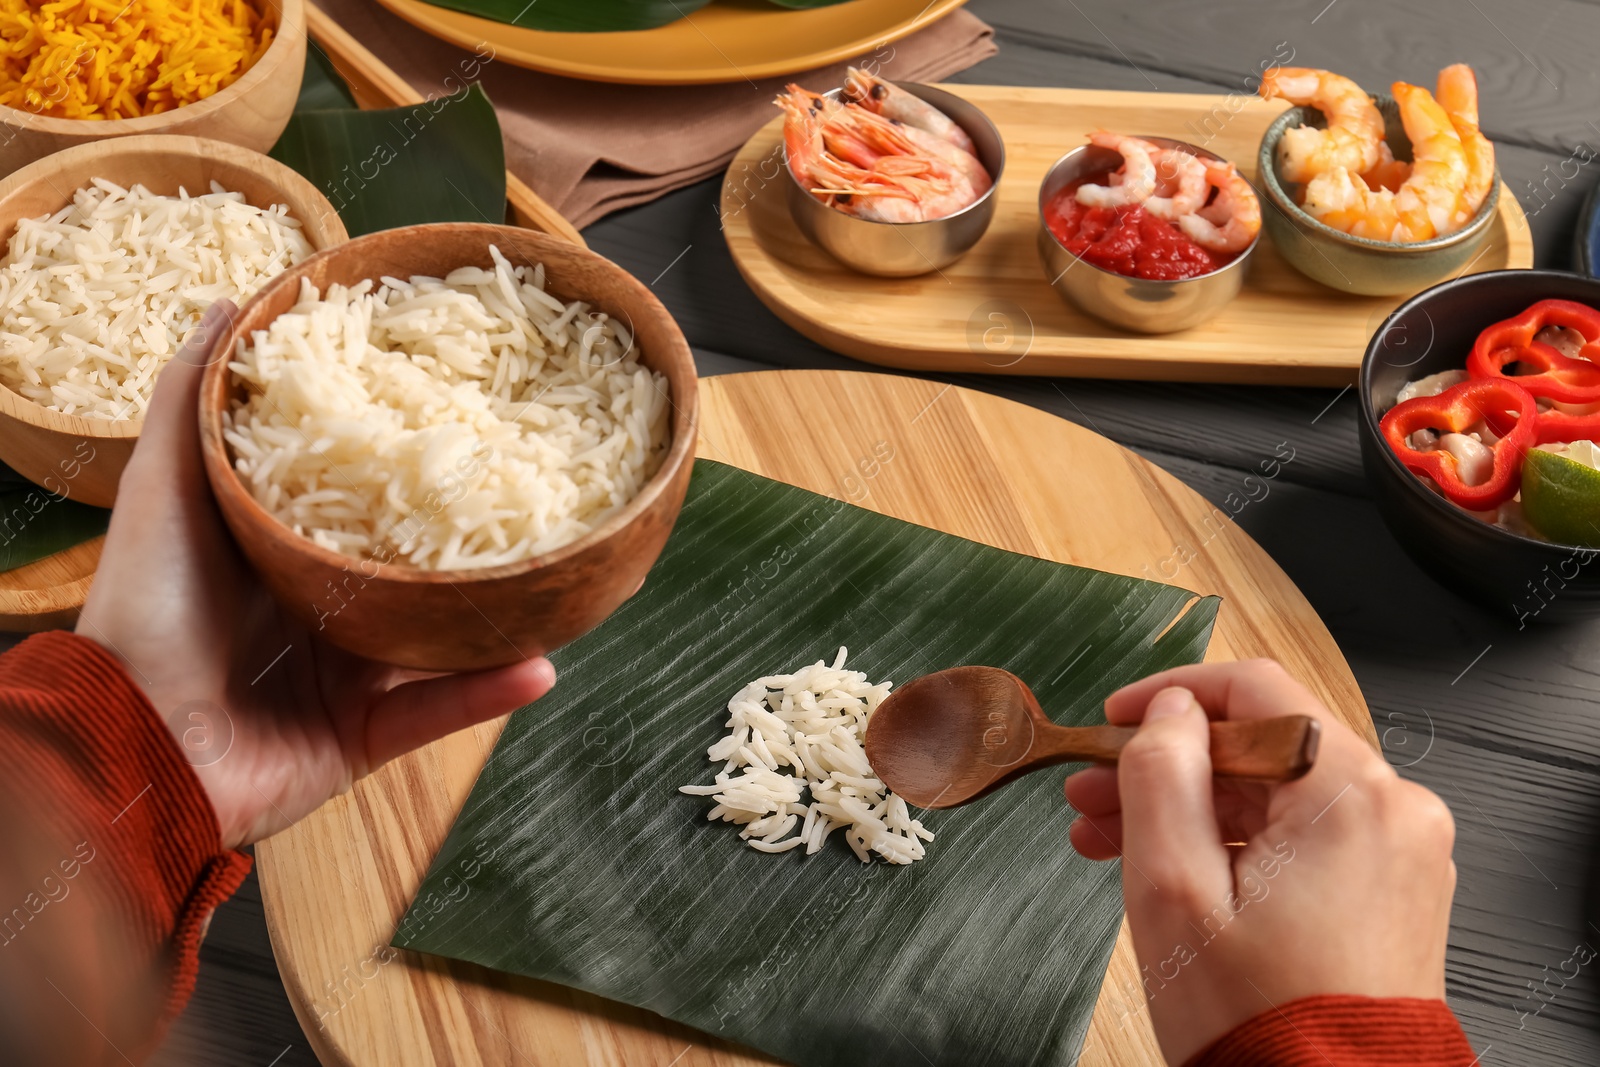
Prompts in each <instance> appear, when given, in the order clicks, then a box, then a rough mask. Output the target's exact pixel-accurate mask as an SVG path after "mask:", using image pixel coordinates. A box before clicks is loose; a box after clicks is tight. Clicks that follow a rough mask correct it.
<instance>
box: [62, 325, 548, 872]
mask: <svg viewBox="0 0 1600 1067" xmlns="http://www.w3.org/2000/svg"><path fill="white" fill-rule="evenodd" d="M234 313H235V309H234V307H233V305H231V304H228V303H227V302H225V301H223V302H219V303H218V304H215V305H213V306H212V308H211V310H210V311H209V312H207V314H206V316H205V319H204V320H202V322H201V323H200V325H199V326H198V327H197V328H196V329H195V330H194V331H193V333H192V335H191V340H190V342H189V344H187V345H186V346H185V347H184V349H183V351H182V352H181V353H180V354H179V355H178V357H177V358H175V359H173V360H172V362H171V363H169V364H168V365H167V367H166V368H165V369H164V370H163V371H162V372H161V378H160V382H159V384H158V385H157V387H156V391H155V396H154V398H153V400H152V401H151V404H150V411H149V414H148V417H147V418H146V419H145V420H144V427H143V429H142V431H141V433H140V436H139V444H138V447H137V448H136V449H135V450H134V454H133V459H132V460H131V461H130V462H129V464H128V468H127V470H126V471H125V472H124V474H123V476H122V484H121V486H120V488H119V490H118V493H117V505H116V508H115V510H114V511H113V513H112V516H111V528H110V531H109V532H108V533H107V535H106V544H105V550H104V552H103V553H102V554H101V557H100V567H99V570H98V572H97V573H96V575H95V580H94V585H93V587H92V588H91V589H90V592H89V599H88V602H87V603H86V604H85V605H84V608H83V613H82V615H81V616H80V617H79V621H78V633H79V634H81V635H83V636H85V637H89V638H91V639H93V640H95V641H97V642H99V643H100V644H101V645H103V646H104V647H105V648H106V649H108V650H109V651H110V652H111V653H112V654H113V655H115V656H117V657H118V658H119V659H121V660H122V662H123V663H124V664H126V666H127V667H128V671H129V674H130V675H131V676H132V677H133V678H134V679H135V680H137V681H138V682H139V684H140V685H141V686H142V687H143V688H144V691H145V693H146V695H148V696H149V698H150V701H151V703H152V704H154V705H155V707H156V709H157V710H158V711H160V712H161V714H162V715H163V716H165V717H166V720H167V725H168V726H169V727H170V728H171V730H172V732H173V735H174V736H175V737H176V738H177V739H178V743H179V745H180V746H181V747H182V748H183V749H184V753H185V755H186V756H187V757H188V758H189V761H190V762H191V763H192V764H193V765H194V768H195V773H196V774H197V775H199V777H200V781H201V782H202V784H203V785H204V786H205V789H206V792H207V793H208V794H209V795H210V797H211V803H212V806H213V807H214V808H215V809H216V814H217V822H218V824H219V826H220V828H221V831H222V844H223V846H224V847H236V846H238V845H243V844H247V843H249V842H251V841H255V840H258V839H260V838H263V837H266V836H267V835H269V834H272V833H275V832H277V831H278V830H281V829H283V828H284V827H286V826H288V825H290V824H291V823H293V822H294V821H295V820H297V819H300V818H302V817H304V816H305V815H307V814H309V813H310V812H312V811H313V810H315V809H316V808H317V807H318V805H320V804H321V803H322V802H323V801H325V800H327V799H328V798H329V797H331V796H335V795H337V794H339V793H342V792H344V791H345V790H347V789H349V788H350V784H351V783H352V782H353V781H354V780H355V779H357V778H360V777H361V776H363V775H365V774H369V773H371V772H372V771H373V770H375V769H377V768H378V767H379V766H381V765H382V764H383V763H385V762H387V761H388V760H391V759H393V758H394V757H396V756H398V755H401V754H402V753H405V752H408V751H410V750H411V749H413V748H416V747H418V746H419V745H424V744H427V743H428V742H430V741H433V740H435V739H436V738H439V737H443V736H444V735H445V734H449V733H452V732H454V731H456V730H460V729H462V728H463V727H467V726H471V725H473V724H475V723H479V722H482V721H484V720H486V719H491V718H493V717H495V716H497V715H502V714H504V713H506V712H508V711H511V710H513V709H515V708H518V707H521V706H522V705H523V704H526V703H528V702H529V701H531V700H535V699H537V698H538V697H540V696H542V695H544V694H545V693H546V692H548V691H549V689H550V687H551V685H553V684H554V682H555V669H554V668H553V667H551V666H550V663H549V661H548V660H545V659H543V658H542V657H541V658H539V659H535V660H528V661H524V662H522V663H517V664H514V665H512V666H510V667H504V668H501V669H499V670H493V671H482V672H478V673H472V674H454V675H445V676H442V677H432V678H424V677H423V676H421V675H418V674H416V673H414V672H404V671H401V670H399V669H397V668H394V667H388V666H385V665H383V664H379V663H374V662H372V661H370V660H365V659H361V658H359V657H357V656H353V655H351V654H349V653H346V652H341V651H340V650H338V649H336V648H334V647H332V646H331V645H328V644H326V643H324V642H323V641H321V640H320V639H318V638H317V637H316V636H314V635H313V634H312V633H310V632H309V631H307V630H306V629H305V628H304V627H303V626H301V625H299V624H298V623H296V622H295V621H294V620H293V619H291V618H290V617H289V616H288V615H287V614H285V613H284V612H283V611H281V610H280V609H279V608H278V605H277V604H276V603H275V602H274V601H273V600H272V598H271V596H269V595H268V593H267V592H266V590H265V589H263V588H262V586H261V584H260V583H259V582H258V581H257V580H256V577H255V575H254V573H252V571H251V570H250V567H249V565H248V564H247V563H246V562H245V561H244V559H243V558H242V557H241V556H240V555H239V551H238V549H237V548H236V547H235V546H234V543H233V539H232V538H231V537H230V536H229V534H228V530H227V528H226V527H225V526H224V525H223V523H222V518H221V516H220V515H219V514H218V512H217V509H216V505H215V503H214V502H213V500H212V497H211V489H210V487H209V485H208V484H207V482H206V475H205V469H204V467H203V465H202V463H201V459H200V432H199V424H198V420H197V418H196V408H197V403H198V397H199V392H200V374H201V370H202V369H203V367H204V365H205V364H206V363H207V362H209V361H210V360H211V359H221V358H225V353H223V352H220V351H217V350H216V349H217V342H218V341H220V339H221V338H223V337H225V336H226V335H227V332H228V330H227V326H228V319H229V317H231V316H232V315H233V314H234ZM358 595H359V594H358Z"/></svg>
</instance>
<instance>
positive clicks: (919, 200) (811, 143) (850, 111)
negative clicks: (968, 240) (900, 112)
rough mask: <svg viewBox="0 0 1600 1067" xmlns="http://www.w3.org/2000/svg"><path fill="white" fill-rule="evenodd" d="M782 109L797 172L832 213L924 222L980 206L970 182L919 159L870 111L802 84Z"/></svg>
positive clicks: (793, 89)
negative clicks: (809, 90) (834, 211)
mask: <svg viewBox="0 0 1600 1067" xmlns="http://www.w3.org/2000/svg"><path fill="white" fill-rule="evenodd" d="M777 103H778V105H779V106H780V107H782V108H783V110H784V112H785V114H786V118H785V121H784V127H783V134H784V148H785V151H786V154H787V157H788V161H789V168H790V170H791V171H793V173H794V176H795V178H796V179H798V180H799V181H800V182H801V184H802V185H804V186H805V188H806V189H807V190H808V191H809V192H810V193H811V195H813V196H815V197H817V199H819V200H821V201H822V202H823V203H825V204H827V205H828V206H830V207H833V208H837V209H838V210H840V211H843V212H844V213H846V214H849V215H855V216H857V217H858V218H863V219H871V220H873V221H875V222H924V221H927V220H929V219H936V218H943V217H944V216H946V215H950V214H954V213H955V212H956V211H959V210H961V209H962V208H964V207H967V206H969V205H970V204H971V203H972V202H973V201H974V200H976V199H977V197H976V194H974V193H973V191H972V184H971V182H969V181H968V180H967V179H966V177H965V176H963V175H962V174H960V173H959V172H957V171H955V170H954V169H953V168H951V167H950V166H949V165H948V164H946V163H944V162H943V161H941V160H937V159H929V158H926V157H924V156H919V155H916V154H914V153H915V151H916V150H915V147H914V146H913V145H912V144H911V143H910V141H909V140H907V139H906V138H905V137H904V136H903V135H902V131H901V130H900V128H899V127H896V126H893V125H891V124H889V123H888V122H886V121H884V120H882V119H880V118H878V116H876V115H873V114H871V113H870V112H865V111H862V110H861V109H859V108H849V107H845V106H843V105H841V104H839V103H838V102H837V101H834V100H830V99H829V98H827V97H824V96H814V95H812V94H810V93H807V92H806V91H805V90H804V89H801V88H800V87H799V86H795V85H791V86H790V87H789V90H788V92H786V93H785V94H784V95H782V96H780V97H778V99H777ZM863 117H865V119H867V120H869V121H862V120H863ZM985 181H987V176H985Z"/></svg>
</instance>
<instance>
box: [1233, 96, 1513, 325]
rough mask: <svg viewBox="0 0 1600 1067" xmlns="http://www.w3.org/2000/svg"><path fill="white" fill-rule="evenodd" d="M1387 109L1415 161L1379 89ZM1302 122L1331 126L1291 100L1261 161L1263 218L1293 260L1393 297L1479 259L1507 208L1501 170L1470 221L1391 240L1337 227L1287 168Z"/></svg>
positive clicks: (1350, 288)
mask: <svg viewBox="0 0 1600 1067" xmlns="http://www.w3.org/2000/svg"><path fill="white" fill-rule="evenodd" d="M1372 101H1373V103H1374V104H1376V105H1377V108H1378V110H1379V112H1380V113H1381V114H1382V116H1383V120H1384V127H1385V134H1384V139H1385V142H1386V143H1387V144H1388V145H1389V147H1390V151H1391V153H1392V154H1393V156H1394V159H1395V160H1397V161H1399V162H1400V163H1409V162H1410V161H1411V159H1412V149H1411V140H1410V138H1408V137H1407V136H1406V132H1405V127H1404V125H1403V123H1402V122H1401V117H1400V108H1399V105H1398V104H1397V103H1396V102H1395V100H1394V98H1393V97H1390V96H1380V95H1377V94H1373V96H1372ZM1301 126H1310V127H1312V128H1314V129H1325V128H1326V127H1327V120H1326V119H1325V118H1324V117H1323V114H1322V112H1320V111H1318V110H1317V109H1316V108H1312V107H1291V108H1290V109H1289V110H1287V111H1285V112H1284V113H1283V114H1282V115H1279V116H1278V117H1277V119H1275V120H1274V121H1273V123H1272V125H1271V126H1268V127H1267V132H1266V133H1265V134H1264V135H1263V136H1262V138H1261V150H1260V155H1259V157H1258V159H1257V163H1256V173H1257V175H1258V176H1259V181H1260V184H1261V189H1262V192H1263V193H1264V194H1265V195H1266V198H1267V209H1266V210H1265V211H1263V212H1262V224H1263V225H1264V226H1265V228H1266V230H1267V233H1268V234H1269V235H1271V237H1272V242H1273V244H1275V245H1276V246H1277V248H1278V251H1279V252H1280V253H1281V254H1282V255H1283V258H1284V259H1286V260H1287V261H1288V262H1289V264H1290V266H1292V267H1294V268H1295V269H1296V270H1298V271H1299V272H1300V273H1302V274H1304V275H1306V276H1307V277H1309V278H1311V279H1313V280H1314V281H1318V282H1321V283H1322V284H1323V285H1327V286H1330V287H1331V288H1334V289H1339V290H1342V291H1344V292H1347V293H1358V294H1363V295H1367V296H1390V295H1395V294H1400V293H1414V292H1417V291H1418V290H1420V289H1425V288H1427V287H1428V286H1430V285H1433V284H1435V283H1437V282H1440V281H1443V280H1444V279H1446V278H1449V277H1451V276H1453V275H1455V274H1456V273H1458V272H1459V271H1461V270H1462V269H1463V268H1465V267H1466V266H1467V265H1468V264H1469V263H1471V262H1472V260H1473V258H1474V257H1476V256H1477V255H1478V253H1479V251H1481V249H1482V247H1483V244H1484V242H1485V241H1486V240H1487V239H1488V237H1489V233H1490V231H1491V230H1492V229H1493V227H1494V219H1495V215H1496V213H1497V212H1498V211H1499V209H1500V176H1499V173H1498V171H1496V172H1495V176H1494V182H1493V184H1491V185H1490V187H1489V190H1488V192H1487V194H1486V195H1485V197H1484V200H1483V203H1482V204H1480V205H1479V206H1478V209H1477V211H1476V213H1475V214H1473V215H1472V217H1471V218H1470V220H1469V221H1467V222H1466V223H1465V225H1463V226H1461V227H1460V228H1459V229H1456V230H1454V231H1452V232H1450V233H1447V234H1445V235H1444V236H1442V237H1432V238H1429V239H1427V240H1423V241H1385V240H1378V239H1375V238H1372V237H1364V236H1357V235H1355V234H1351V233H1346V232H1344V231H1343V230H1339V229H1335V228H1334V227H1333V226H1330V225H1328V224H1326V223H1324V222H1322V221H1321V220H1319V219H1317V218H1315V217H1313V216H1312V215H1311V213H1310V212H1308V211H1307V210H1306V209H1305V208H1304V207H1302V206H1301V205H1300V199H1301V197H1302V196H1303V194H1304V187H1303V186H1301V185H1299V184H1297V183H1294V182H1290V181H1288V180H1287V179H1286V178H1285V177H1284V174H1283V170H1282V166H1281V159H1280V153H1279V143H1280V142H1281V141H1282V140H1283V136H1284V134H1285V132H1287V131H1289V130H1293V129H1297V128H1299V127H1301Z"/></svg>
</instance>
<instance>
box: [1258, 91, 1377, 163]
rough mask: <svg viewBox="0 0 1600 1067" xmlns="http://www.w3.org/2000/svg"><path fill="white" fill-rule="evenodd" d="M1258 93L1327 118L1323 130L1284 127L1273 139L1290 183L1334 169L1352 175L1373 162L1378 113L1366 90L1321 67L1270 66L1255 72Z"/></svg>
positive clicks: (1375, 149)
mask: <svg viewBox="0 0 1600 1067" xmlns="http://www.w3.org/2000/svg"><path fill="white" fill-rule="evenodd" d="M1261 95H1262V96H1263V97H1265V98H1266V99H1268V100H1272V99H1274V98H1281V99H1284V100H1288V101H1289V102H1290V103H1292V104H1297V105H1299V106H1301V107H1314V108H1316V109H1317V110H1318V111H1321V112H1322V113H1323V115H1325V116H1326V117H1327V120H1328V128H1327V129H1325V130H1319V129H1316V128H1315V127H1312V126H1300V127H1297V128H1295V129H1292V130H1285V131H1284V133H1283V139H1282V140H1281V141H1279V142H1278V167H1279V169H1280V170H1281V171H1282V173H1283V176H1284V178H1285V179H1287V180H1288V181H1291V182H1308V181H1310V180H1311V179H1312V178H1314V177H1316V176H1317V175H1318V174H1322V173H1325V172H1326V171H1329V170H1331V169H1333V168H1334V167H1344V168H1346V169H1348V170H1350V171H1353V172H1354V173H1356V174H1360V173H1362V172H1364V171H1367V170H1371V169H1372V168H1373V167H1374V166H1375V165H1376V164H1377V162H1378V159H1379V155H1378V143H1379V142H1380V141H1382V140H1383V115H1382V114H1381V113H1380V112H1379V111H1378V107H1377V105H1376V104H1374V103H1373V102H1372V98H1371V97H1370V96H1368V95H1367V93H1366V90H1364V89H1362V88H1361V86H1359V85H1357V84H1356V83H1355V82H1353V81H1351V80H1350V79H1349V78H1345V77H1341V76H1340V75H1338V74H1334V73H1332V72H1330V71H1326V70H1313V69H1310V68H1307V67H1273V68H1271V69H1270V70H1268V71H1266V72H1265V73H1264V74H1262V75H1261Z"/></svg>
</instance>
